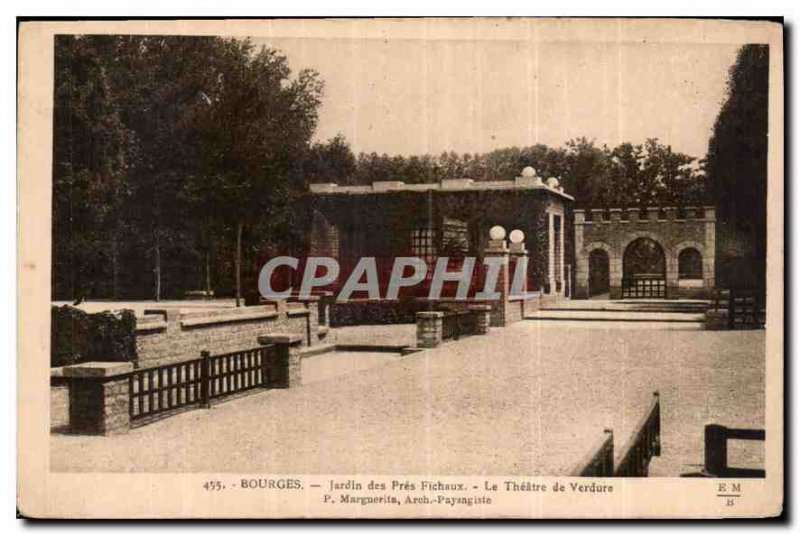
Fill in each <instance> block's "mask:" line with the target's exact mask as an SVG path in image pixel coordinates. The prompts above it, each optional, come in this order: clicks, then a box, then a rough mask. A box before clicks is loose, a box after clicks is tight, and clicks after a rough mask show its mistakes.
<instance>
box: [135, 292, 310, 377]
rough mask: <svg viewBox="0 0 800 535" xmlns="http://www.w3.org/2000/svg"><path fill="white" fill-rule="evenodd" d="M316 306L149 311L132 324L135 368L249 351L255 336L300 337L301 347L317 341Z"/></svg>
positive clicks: (283, 305) (279, 304)
mask: <svg viewBox="0 0 800 535" xmlns="http://www.w3.org/2000/svg"><path fill="white" fill-rule="evenodd" d="M318 327H319V325H318V312H317V310H316V307H313V306H312V307H310V308H309V307H308V306H306V305H305V304H303V303H286V302H277V303H274V304H268V305H261V306H252V307H242V308H232V309H225V310H214V311H202V312H183V313H182V312H180V311H179V310H169V309H167V310H160V311H158V310H148V311H146V315H145V316H144V317H140V318H137V322H136V351H137V354H138V360H139V364H140V365H142V364H144V365H150V364H153V363H166V362H172V361H179V360H185V359H188V358H197V357H199V356H200V351H201V350H206V351H209V352H210V353H211V354H212V355H214V354H218V353H227V352H231V351H240V350H244V349H250V348H253V347H255V346H257V345H258V337H259V336H262V335H269V334H286V333H292V334H299V335H302V338H303V345H305V346H308V345H315V344H316V343H317V342H318V341H319V333H318Z"/></svg>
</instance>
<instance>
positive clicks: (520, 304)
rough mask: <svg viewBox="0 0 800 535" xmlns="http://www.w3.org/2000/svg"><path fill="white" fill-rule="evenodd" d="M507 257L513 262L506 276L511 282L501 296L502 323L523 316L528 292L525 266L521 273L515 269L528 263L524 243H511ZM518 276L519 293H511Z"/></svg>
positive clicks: (508, 323) (512, 321)
mask: <svg viewBox="0 0 800 535" xmlns="http://www.w3.org/2000/svg"><path fill="white" fill-rule="evenodd" d="M562 235H563V233H562ZM562 248H563V247H562ZM509 259H510V262H509V264H513V266H514V269H513V273H512V270H511V269H509V270H508V276H509V277H510V280H511V284H510V285H509V291H508V292H507V294H504V295H503V296H502V297H503V298H504V314H505V320H504V325H510V324H511V323H516V322H518V321H520V320H522V318H523V317H525V295H526V294H527V293H528V274H527V267H526V269H525V271H524V272H523V273H522V274H521V275H518V274H517V271H518V270H519V269H520V267H519V266H520V265H521V264H525V265H526V266H527V263H528V251H527V250H526V249H525V244H524V243H512V244H511V246H510V248H509ZM518 276H522V277H523V279H522V288H521V295H511V291H510V289H511V288H513V287H514V282H515V281H516V278H517V277H518ZM553 288H555V287H553ZM511 297H513V298H514V300H513V301H511V300H510V298H511Z"/></svg>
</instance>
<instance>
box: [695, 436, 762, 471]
mask: <svg viewBox="0 0 800 535" xmlns="http://www.w3.org/2000/svg"><path fill="white" fill-rule="evenodd" d="M766 437H767V435H766V432H765V431H764V430H763V429H734V428H730V427H725V426H723V425H716V424H709V425H707V426H706V428H705V473H706V474H708V475H709V476H712V477H742V478H745V477H747V478H751V477H753V478H759V477H766V472H765V471H764V470H761V469H757V468H734V467H731V466H728V440H761V441H763V440H766Z"/></svg>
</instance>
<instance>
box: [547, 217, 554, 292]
mask: <svg viewBox="0 0 800 535" xmlns="http://www.w3.org/2000/svg"><path fill="white" fill-rule="evenodd" d="M553 215H554V214H553V213H551V212H547V292H545V293H547V294H552V293H553V292H555V290H556V281H555V276H554V272H555V269H556V265H555V264H556V262H555V256H556V243H555V228H554V226H553Z"/></svg>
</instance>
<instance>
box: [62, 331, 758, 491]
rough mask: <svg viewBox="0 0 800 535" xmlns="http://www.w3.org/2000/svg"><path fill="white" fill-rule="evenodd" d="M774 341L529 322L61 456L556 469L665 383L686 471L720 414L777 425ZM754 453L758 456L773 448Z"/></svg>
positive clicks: (77, 466)
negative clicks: (769, 399)
mask: <svg viewBox="0 0 800 535" xmlns="http://www.w3.org/2000/svg"><path fill="white" fill-rule="evenodd" d="M410 327H413V326H410ZM764 343H765V338H764V332H763V331H755V332H703V331H698V332H693V331H652V330H634V329H630V330H615V331H602V330H596V329H583V328H564V329H552V328H540V327H538V326H537V324H536V323H535V322H521V323H518V324H515V325H513V326H511V327H508V328H505V329H495V330H493V331H492V333H491V334H489V335H487V336H476V337H470V338H466V339H463V340H461V341H459V342H453V343H449V344H445V345H444V346H442V347H440V348H438V349H435V350H430V351H424V352H421V353H416V354H412V355H408V356H406V357H403V358H389V359H386V363H385V364H384V365H381V366H377V367H371V368H369V369H364V370H360V371H353V372H352V373H350V374H347V375H338V376H335V377H332V378H331V379H328V380H319V381H317V382H313V383H312V384H307V385H304V386H302V387H299V388H296V389H292V390H271V391H268V392H263V393H259V394H256V395H252V396H248V397H244V398H241V399H238V400H234V401H230V402H227V403H222V404H219V405H217V406H215V407H214V408H212V409H211V410H193V411H190V412H186V413H183V414H180V415H177V416H174V417H172V418H169V419H166V420H162V421H160V422H157V423H154V424H151V425H148V426H144V427H141V428H138V429H134V430H132V431H131V432H130V433H129V434H128V435H124V436H119V437H80V436H68V435H52V440H51V467H52V469H53V470H55V471H107V472H116V471H122V472H128V471H142V472H260V473H273V474H278V473H296V474H312V473H326V474H350V473H358V474H408V475H456V474H461V475H466V474H470V475H480V474H486V475H556V474H563V473H565V472H567V471H568V470H569V469H570V468H571V467H572V466H573V465H574V463H575V462H577V460H578V459H580V457H581V456H582V455H583V454H584V453H585V452H586V448H587V447H589V445H590V444H591V443H592V442H593V441H594V440H596V438H597V437H598V436H600V434H601V433H602V430H603V428H606V427H611V428H613V429H614V431H615V442H616V444H617V446H618V448H620V447H621V445H622V444H623V443H624V442H625V440H626V439H627V437H628V436H629V434H630V432H631V431H632V428H633V426H634V425H635V423H636V421H637V420H638V419H639V418H640V417H641V415H642V413H643V411H644V410H645V409H646V408H647V406H648V404H649V402H650V399H651V394H652V392H653V391H654V390H660V391H661V400H662V407H663V412H662V443H663V457H662V458H661V459H660V460H659V472H660V473H661V474H664V475H678V474H679V473H680V472H681V471H682V470H683V469H684V468H685V466H686V465H687V464H691V463H697V462H701V461H702V452H703V444H702V438H703V425H705V424H706V423H709V422H714V423H720V424H723V425H729V426H741V427H763V425H764V416H763V413H764V395H763V394H764ZM618 451H619V449H618ZM743 455H744V461H745V462H748V463H749V462H750V461H752V460H753V459H757V454H752V453H745V454H743ZM753 455H756V457H753ZM654 475H655V474H654Z"/></svg>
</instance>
